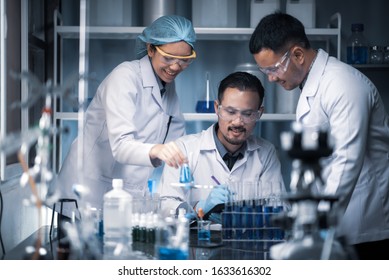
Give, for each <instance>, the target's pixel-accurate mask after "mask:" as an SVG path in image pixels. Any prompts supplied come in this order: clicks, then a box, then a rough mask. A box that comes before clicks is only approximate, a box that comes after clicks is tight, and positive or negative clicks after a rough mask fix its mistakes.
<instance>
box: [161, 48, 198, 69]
mask: <svg viewBox="0 0 389 280" xmlns="http://www.w3.org/2000/svg"><path fill="white" fill-rule="evenodd" d="M154 47H155V49H156V50H157V52H158V53H159V54H160V55H161V57H162V61H163V63H166V64H169V65H173V64H176V63H177V64H178V65H180V66H188V65H189V64H191V63H192V62H193V60H194V59H195V58H196V52H195V51H194V50H192V54H191V55H186V56H181V55H172V54H169V53H166V52H164V51H163V50H162V49H161V48H159V47H158V46H154Z"/></svg>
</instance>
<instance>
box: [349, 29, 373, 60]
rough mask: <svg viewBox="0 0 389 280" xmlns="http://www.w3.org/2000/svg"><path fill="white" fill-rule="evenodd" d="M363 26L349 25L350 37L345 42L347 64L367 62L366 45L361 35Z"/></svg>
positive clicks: (367, 51)
mask: <svg viewBox="0 0 389 280" xmlns="http://www.w3.org/2000/svg"><path fill="white" fill-rule="evenodd" d="M363 30H364V25H363V24H362V23H353V24H352V25H351V32H352V33H351V36H350V37H349V39H348V42H347V63H348V64H366V63H367V62H368V53H369V50H368V44H367V40H366V38H365V36H364V34H363Z"/></svg>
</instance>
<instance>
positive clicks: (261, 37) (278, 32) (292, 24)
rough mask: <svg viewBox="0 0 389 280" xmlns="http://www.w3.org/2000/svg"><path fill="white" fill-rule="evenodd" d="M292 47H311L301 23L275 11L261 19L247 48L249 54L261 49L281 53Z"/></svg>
mask: <svg viewBox="0 0 389 280" xmlns="http://www.w3.org/2000/svg"><path fill="white" fill-rule="evenodd" d="M292 45H299V46H301V47H303V48H305V49H309V48H310V47H311V45H310V42H309V40H308V37H307V35H306V34H305V28H304V25H303V24H302V23H301V21H299V20H298V19H297V18H295V17H293V16H291V15H288V14H285V13H282V12H279V11H277V12H274V13H272V14H269V15H267V16H265V17H264V18H262V19H261V21H260V22H259V23H258V25H257V27H256V28H255V30H254V32H253V34H252V35H251V38H250V43H249V48H250V52H251V54H256V53H259V52H260V51H261V50H262V49H263V48H266V49H270V50H272V51H273V52H275V53H283V52H286V51H287V50H288V48H290V47H291V46H292Z"/></svg>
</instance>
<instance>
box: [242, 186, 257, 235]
mask: <svg viewBox="0 0 389 280" xmlns="http://www.w3.org/2000/svg"><path fill="white" fill-rule="evenodd" d="M254 188H255V183H254V182H251V181H244V182H243V183H242V185H241V193H242V198H241V200H242V212H241V215H242V216H241V219H242V238H243V239H249V240H251V239H253V238H254V232H253V224H254V223H253V208H254V203H253V198H254Z"/></svg>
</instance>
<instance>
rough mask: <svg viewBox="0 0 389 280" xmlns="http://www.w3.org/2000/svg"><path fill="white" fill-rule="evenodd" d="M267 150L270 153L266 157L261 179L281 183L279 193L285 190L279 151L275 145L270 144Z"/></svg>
mask: <svg viewBox="0 0 389 280" xmlns="http://www.w3.org/2000/svg"><path fill="white" fill-rule="evenodd" d="M266 150H267V151H268V153H267V154H266V157H265V158H264V163H263V170H262V173H261V177H260V180H261V182H273V183H279V184H280V189H279V190H278V191H277V193H278V194H279V192H285V191H286V190H285V183H284V180H283V177H282V173H281V163H280V161H279V159H278V155H277V151H276V149H275V148H274V146H273V145H270V144H269V147H268V148H267V149H266Z"/></svg>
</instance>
